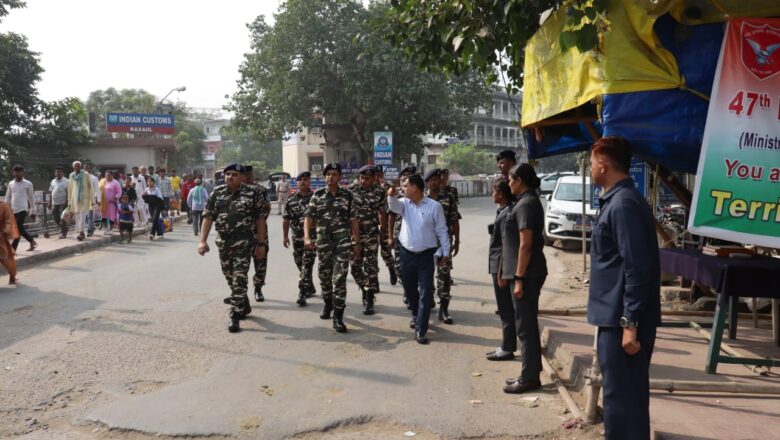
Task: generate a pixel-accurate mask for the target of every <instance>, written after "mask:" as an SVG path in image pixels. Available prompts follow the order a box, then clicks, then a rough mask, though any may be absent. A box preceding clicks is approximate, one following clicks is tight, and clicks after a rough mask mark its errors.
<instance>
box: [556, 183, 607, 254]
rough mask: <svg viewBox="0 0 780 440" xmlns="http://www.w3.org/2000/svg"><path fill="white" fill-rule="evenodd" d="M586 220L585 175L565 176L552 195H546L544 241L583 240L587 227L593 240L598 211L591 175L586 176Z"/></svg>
mask: <svg viewBox="0 0 780 440" xmlns="http://www.w3.org/2000/svg"><path fill="white" fill-rule="evenodd" d="M585 188H586V190H585V202H586V203H585V213H586V218H585V222H583V221H582V194H583V190H582V177H581V176H563V177H561V178H559V179H558V183H557V185H555V189H554V190H553V192H552V194H550V195H548V196H547V207H546V208H545V216H544V242H545V244H547V245H548V246H549V245H552V242H553V241H554V240H562V241H567V240H568V241H581V240H582V229H583V228H585V231H586V233H587V240H588V241H590V233H591V228H592V227H593V222H594V221H595V217H596V210H595V209H593V208H592V207H591V203H590V202H591V186H590V177H588V178H586V179H585Z"/></svg>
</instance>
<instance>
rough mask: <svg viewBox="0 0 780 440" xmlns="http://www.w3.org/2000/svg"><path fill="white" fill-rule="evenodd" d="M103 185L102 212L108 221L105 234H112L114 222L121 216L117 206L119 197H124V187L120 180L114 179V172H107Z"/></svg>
mask: <svg viewBox="0 0 780 440" xmlns="http://www.w3.org/2000/svg"><path fill="white" fill-rule="evenodd" d="M101 186H102V188H101V191H102V193H103V197H102V199H101V212H102V214H103V219H104V220H105V221H106V231H105V232H104V234H105V235H111V234H113V231H112V230H111V229H112V228H113V225H114V223H116V222H117V218H118V216H119V210H118V209H117V206H118V203H119V198H120V197H122V187H121V186H120V185H119V182H117V181H116V179H114V173H112V172H107V173H106V178H105V181H104V182H103V184H102V185H101Z"/></svg>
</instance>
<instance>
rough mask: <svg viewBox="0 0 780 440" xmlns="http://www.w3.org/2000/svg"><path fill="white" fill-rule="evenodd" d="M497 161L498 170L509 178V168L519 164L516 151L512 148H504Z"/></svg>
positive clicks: (497, 156)
mask: <svg viewBox="0 0 780 440" xmlns="http://www.w3.org/2000/svg"><path fill="white" fill-rule="evenodd" d="M496 162H497V163H498V171H499V172H500V173H501V174H503V176H504V178H505V179H507V180H509V170H511V169H512V167H513V166H515V165H516V164H517V158H516V156H515V152H514V151H512V150H504V151H502V152H500V153H498V154H497V155H496Z"/></svg>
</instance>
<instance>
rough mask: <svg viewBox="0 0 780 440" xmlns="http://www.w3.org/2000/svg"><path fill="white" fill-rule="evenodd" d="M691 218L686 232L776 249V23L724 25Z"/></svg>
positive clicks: (779, 52)
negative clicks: (724, 29)
mask: <svg viewBox="0 0 780 440" xmlns="http://www.w3.org/2000/svg"><path fill="white" fill-rule="evenodd" d="M692 212H693V215H692V216H691V220H690V223H689V225H688V227H689V229H690V230H691V231H692V232H695V233H697V234H700V235H704V236H707V237H714V238H720V239H723V240H729V241H735V242H739V243H750V244H756V245H761V246H768V247H773V248H780V19H733V20H730V21H729V23H728V25H727V28H726V35H725V38H724V41H723V46H722V48H721V52H720V59H719V61H718V69H717V71H716V72H715V82H714V84H713V89H712V96H711V99H710V106H709V112H708V114H707V126H706V128H705V130H704V139H703V142H702V150H701V156H700V158H699V170H698V175H697V179H696V188H695V190H694V195H693V206H692Z"/></svg>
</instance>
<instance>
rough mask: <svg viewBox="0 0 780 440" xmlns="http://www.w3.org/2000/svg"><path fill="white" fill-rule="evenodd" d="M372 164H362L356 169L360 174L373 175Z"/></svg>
mask: <svg viewBox="0 0 780 440" xmlns="http://www.w3.org/2000/svg"><path fill="white" fill-rule="evenodd" d="M374 171H375V170H374V166H373V165H363V166H362V167H360V169H359V170H358V174H362V175H364V176H373V175H374Z"/></svg>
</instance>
